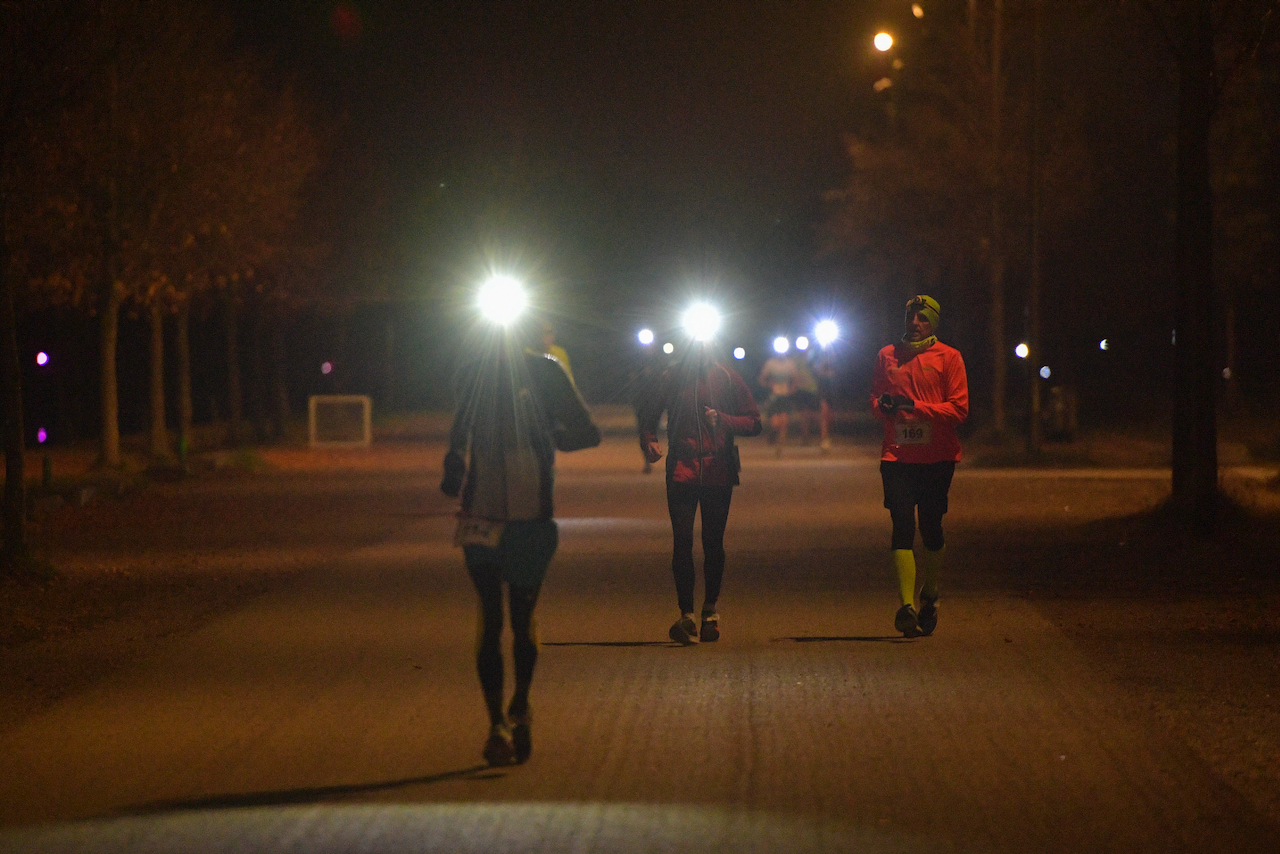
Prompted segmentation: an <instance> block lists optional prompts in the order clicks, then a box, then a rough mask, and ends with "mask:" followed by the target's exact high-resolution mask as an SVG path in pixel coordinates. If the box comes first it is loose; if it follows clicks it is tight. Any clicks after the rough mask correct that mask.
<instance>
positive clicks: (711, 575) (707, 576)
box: [699, 486, 733, 641]
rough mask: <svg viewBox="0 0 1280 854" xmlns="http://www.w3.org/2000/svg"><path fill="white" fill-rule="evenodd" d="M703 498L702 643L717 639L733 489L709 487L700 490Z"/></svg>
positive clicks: (700, 633)
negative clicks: (718, 606)
mask: <svg viewBox="0 0 1280 854" xmlns="http://www.w3.org/2000/svg"><path fill="white" fill-rule="evenodd" d="M701 493H702V495H701V498H702V561H703V563H702V582H703V585H704V588H705V595H704V596H703V600H702V627H701V629H700V632H699V636H700V638H701V640H703V641H714V640H719V639H720V614H719V613H718V612H717V610H716V603H717V602H719V601H720V585H721V584H722V583H723V581H724V529H725V526H726V525H728V523H729V504H730V502H731V501H732V500H733V487H732V486H708V487H703V488H702V490H701Z"/></svg>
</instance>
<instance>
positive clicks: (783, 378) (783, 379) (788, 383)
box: [757, 353, 799, 457]
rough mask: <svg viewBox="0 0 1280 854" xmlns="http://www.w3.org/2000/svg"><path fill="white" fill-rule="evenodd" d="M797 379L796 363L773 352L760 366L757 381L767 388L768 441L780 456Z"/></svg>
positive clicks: (793, 408)
mask: <svg viewBox="0 0 1280 854" xmlns="http://www.w3.org/2000/svg"><path fill="white" fill-rule="evenodd" d="M798 380H799V376H798V373H797V371H796V363H795V362H794V361H792V360H791V359H789V358H787V357H786V356H783V355H781V354H778V353H775V354H774V355H772V356H770V357H769V358H768V359H766V360H765V363H764V365H762V366H761V368H760V376H759V377H758V378H757V382H759V384H760V385H762V386H764V387H765V388H767V389H769V399H768V400H767V401H765V404H764V411H765V414H767V415H768V416H769V441H770V442H772V443H776V444H777V446H778V447H777V448H776V451H775V452H776V453H777V455H778V456H779V457H781V456H782V446H783V445H785V444H787V426H788V424H789V423H790V421H791V413H792V412H793V411H794V410H795V398H794V395H795V392H796V383H797V381H798Z"/></svg>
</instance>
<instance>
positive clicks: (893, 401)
mask: <svg viewBox="0 0 1280 854" xmlns="http://www.w3.org/2000/svg"><path fill="white" fill-rule="evenodd" d="M876 402H877V403H879V404H880V411H881V412H883V413H884V414H885V415H896V414H897V413H898V412H899V411H902V412H910V411H911V410H913V409H915V408H916V402H915V401H914V400H912V399H911V398H909V397H907V396H906V395H905V394H889V393H888V392H885V393H884V394H882V395H880V397H879V398H878V399H877V401H876Z"/></svg>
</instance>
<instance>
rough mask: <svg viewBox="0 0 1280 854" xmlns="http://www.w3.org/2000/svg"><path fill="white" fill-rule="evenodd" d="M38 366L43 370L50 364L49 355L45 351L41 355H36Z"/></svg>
mask: <svg viewBox="0 0 1280 854" xmlns="http://www.w3.org/2000/svg"><path fill="white" fill-rule="evenodd" d="M36 364H37V365H39V366H40V367H42V368H43V367H44V366H45V365H47V364H49V354H48V353H46V352H45V351H43V350H41V351H40V352H39V353H36Z"/></svg>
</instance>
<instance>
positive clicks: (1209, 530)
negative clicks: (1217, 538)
mask: <svg viewBox="0 0 1280 854" xmlns="http://www.w3.org/2000/svg"><path fill="white" fill-rule="evenodd" d="M1178 27H1179V29H1180V31H1181V32H1180V33H1179V46H1180V49H1181V51H1180V55H1179V57H1178V162H1177V176H1176V182H1177V187H1176V193H1177V216H1178V222H1177V232H1176V242H1177V246H1176V250H1175V251H1176V257H1177V271H1176V281H1177V300H1176V305H1175V314H1174V324H1175V325H1174V330H1175V331H1174V335H1175V339H1174V409H1173V503H1174V507H1175V509H1176V510H1178V511H1179V512H1180V513H1181V514H1182V516H1183V519H1184V521H1185V522H1187V523H1188V524H1189V526H1190V527H1191V528H1193V529H1194V530H1195V531H1197V532H1198V533H1199V534H1200V535H1201V536H1206V537H1207V536H1212V534H1213V531H1214V526H1215V521H1216V518H1215V517H1216V514H1217V499H1218V435H1217V412H1216V402H1215V398H1216V391H1217V383H1216V382H1215V377H1214V373H1215V372H1214V359H1213V355H1214V347H1213V344H1214V336H1213V329H1214V320H1215V318H1216V316H1217V312H1216V300H1215V297H1214V286H1213V284H1214V283H1213V191H1212V186H1211V183H1210V173H1209V125H1210V121H1211V120H1212V117H1213V108H1214V100H1215V91H1214V56H1213V22H1212V18H1211V0H1186V2H1184V3H1182V4H1180V15H1179V19H1178Z"/></svg>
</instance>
